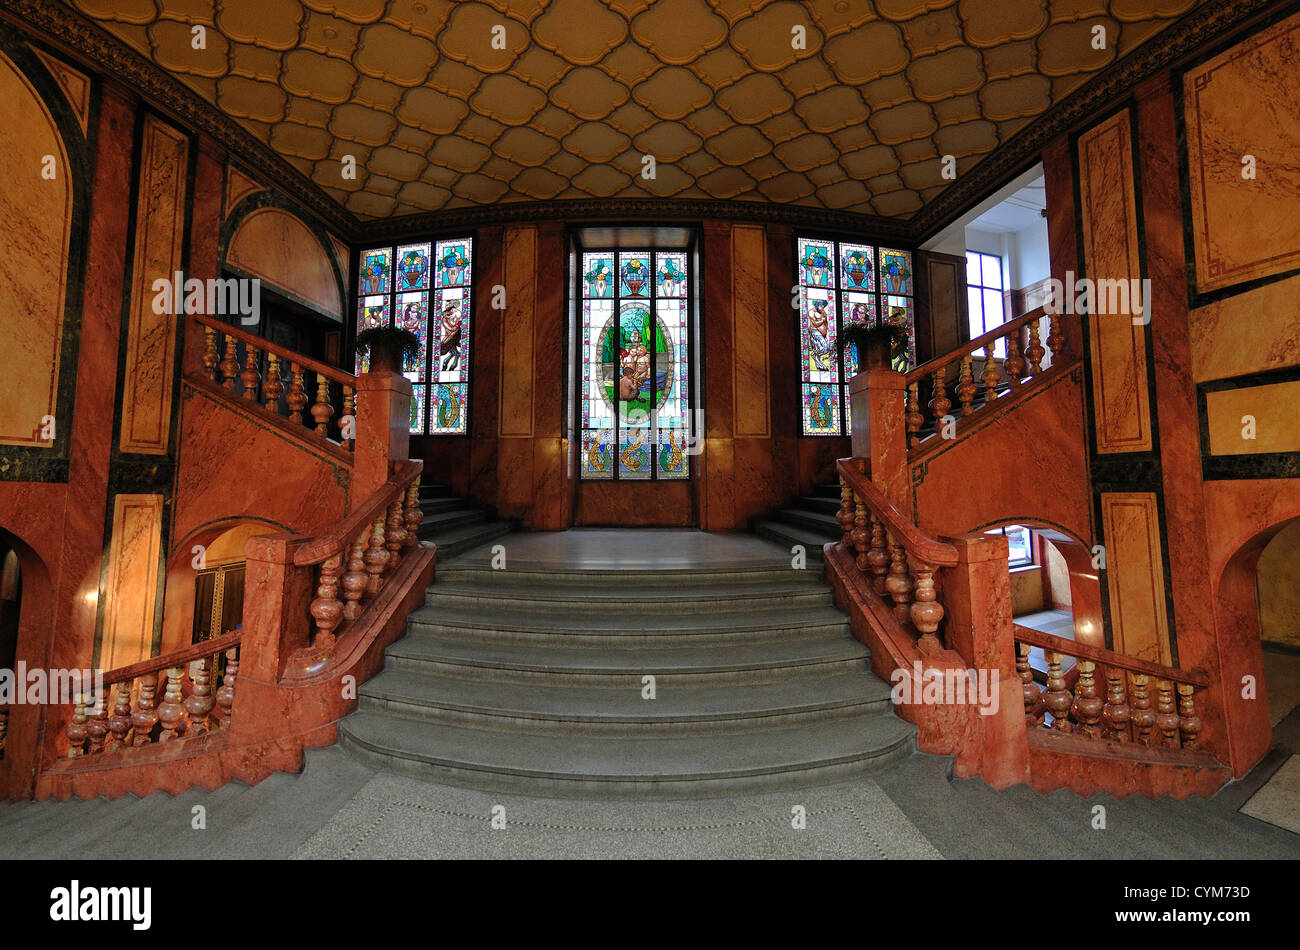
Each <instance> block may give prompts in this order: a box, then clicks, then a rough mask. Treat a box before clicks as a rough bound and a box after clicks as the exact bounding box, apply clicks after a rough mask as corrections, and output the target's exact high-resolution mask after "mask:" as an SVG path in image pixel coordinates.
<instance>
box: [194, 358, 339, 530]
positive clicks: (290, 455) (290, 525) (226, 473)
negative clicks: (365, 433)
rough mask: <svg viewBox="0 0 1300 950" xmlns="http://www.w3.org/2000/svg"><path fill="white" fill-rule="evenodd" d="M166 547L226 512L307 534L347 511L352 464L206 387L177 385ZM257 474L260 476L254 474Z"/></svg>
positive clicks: (225, 517) (226, 517)
mask: <svg viewBox="0 0 1300 950" xmlns="http://www.w3.org/2000/svg"><path fill="white" fill-rule="evenodd" d="M181 398H182V405H181V425H180V444H181V451H180V453H179V458H178V459H177V470H176V491H175V495H174V502H173V505H174V508H173V510H174V515H173V521H172V535H171V536H172V538H173V542H172V550H177V549H179V548H183V547H187V546H188V544H189V541H190V538H191V536H192V534H193V533H194V532H196V531H198V530H200V529H202V528H203V527H205V526H208V525H212V524H214V523H217V522H224V521H228V520H230V519H240V518H259V519H263V520H266V521H269V522H272V523H274V524H277V525H283V526H285V527H286V528H287V529H288V530H290V531H295V532H298V533H300V534H312V533H314V532H315V531H316V530H318V529H320V528H322V527H325V526H326V525H328V524H330V523H331V522H333V521H335V520H337V519H339V518H341V517H343V516H344V515H345V514H347V512H348V509H349V506H350V505H351V504H353V503H355V502H356V501H358V500H359V499H356V498H350V497H349V483H350V480H351V472H350V468H351V466H350V464H349V462H348V461H347V460H346V459H345V458H343V453H341V452H336V451H332V450H329V449H325V448H320V447H316V446H313V445H311V444H310V442H309V441H308V439H307V438H305V437H303V438H299V437H296V436H294V435H292V434H290V433H288V432H286V431H285V430H284V429H283V428H281V427H279V426H276V425H274V424H273V422H272V421H270V420H265V419H260V418H258V416H257V415H256V414H255V413H254V412H253V411H252V410H245V409H242V407H239V406H237V405H234V404H233V402H232V401H231V400H228V399H224V398H223V397H222V396H218V395H216V394H214V393H210V392H208V391H207V390H205V389H201V388H197V387H195V386H192V385H191V384H190V383H188V382H186V383H184V384H182V388H181ZM259 473H260V475H259Z"/></svg>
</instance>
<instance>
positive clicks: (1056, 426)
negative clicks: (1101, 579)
mask: <svg viewBox="0 0 1300 950" xmlns="http://www.w3.org/2000/svg"><path fill="white" fill-rule="evenodd" d="M1082 376H1083V374H1082V370H1081V369H1076V370H1074V371H1073V372H1070V373H1066V374H1065V375H1063V376H1061V377H1059V378H1058V379H1057V380H1055V381H1054V382H1052V383H1051V384H1050V385H1048V386H1047V387H1045V388H1044V389H1042V390H1039V391H1037V392H1035V393H1030V394H1027V395H1028V396H1029V398H1027V399H1026V398H1024V395H1023V394H1022V395H1017V396H1014V397H1007V403H1008V405H1007V407H1006V410H1004V411H1002V412H1001V413H997V414H995V416H996V417H995V418H994V419H992V420H991V421H989V422H988V423H986V424H984V425H983V426H981V427H979V428H973V429H971V431H970V432H969V433H967V434H961V435H959V437H958V438H957V439H954V440H939V439H932V440H930V442H929V443H928V445H929V446H932V447H927V444H926V443H923V444H922V446H921V447H920V448H919V449H914V450H913V452H912V457H911V461H910V465H911V469H912V484H913V486H914V488H913V494H914V498H915V506H916V507H915V511H916V519H917V524H918V525H919V526H920V527H921V528H922V529H923V530H924V531H926V532H927V533H929V534H931V535H946V536H956V535H960V534H966V533H968V532H971V531H976V530H979V529H981V528H983V527H984V526H986V525H998V524H1021V523H1025V522H1035V523H1038V524H1040V525H1043V526H1048V527H1056V528H1057V529H1058V530H1061V531H1063V532H1064V533H1066V534H1069V535H1071V536H1073V537H1077V538H1079V539H1080V540H1082V541H1084V542H1086V543H1087V544H1088V545H1089V546H1091V544H1092V543H1093V542H1092V540H1091V539H1092V538H1093V535H1094V532H1093V527H1092V501H1091V490H1090V487H1089V481H1088V460H1087V447H1086V444H1085V440H1084V435H1083V433H1084V428H1083V426H1084V421H1083V382H1082Z"/></svg>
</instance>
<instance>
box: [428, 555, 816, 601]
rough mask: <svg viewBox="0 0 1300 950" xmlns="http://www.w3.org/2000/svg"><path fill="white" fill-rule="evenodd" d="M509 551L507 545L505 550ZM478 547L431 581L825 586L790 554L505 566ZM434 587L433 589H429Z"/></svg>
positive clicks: (576, 590) (746, 588)
mask: <svg viewBox="0 0 1300 950" xmlns="http://www.w3.org/2000/svg"><path fill="white" fill-rule="evenodd" d="M507 554H509V549H507ZM478 557H479V553H478V552H472V553H470V554H468V555H466V557H464V558H461V559H460V560H458V561H457V562H456V563H455V564H452V565H448V566H447V567H446V568H445V569H444V570H440V571H439V572H438V575H437V577H436V578H435V581H434V584H435V585H442V584H458V585H462V584H473V585H478V586H482V587H488V586H490V587H491V589H492V590H494V591H497V590H501V591H508V590H511V589H512V588H513V587H515V586H520V587H531V588H546V589H548V590H556V591H562V592H564V596H566V597H567V596H571V595H573V594H577V595H580V596H585V595H587V594H588V593H591V594H593V595H596V594H604V593H608V592H613V593H614V594H616V595H620V596H622V597H623V598H624V599H626V598H627V596H628V594H627V591H628V590H641V589H646V590H653V591H654V596H655V599H656V600H658V599H659V598H661V597H671V596H672V595H673V593H674V592H675V591H678V590H707V591H709V592H710V593H711V594H713V595H717V596H727V595H729V594H731V593H733V592H735V593H738V594H740V595H742V596H748V595H749V594H750V593H751V592H753V591H757V590H765V589H771V588H773V587H791V588H793V587H800V588H805V589H810V590H817V591H827V590H829V588H828V587H827V586H826V584H825V583H824V581H823V580H822V577H821V571H820V570H817V569H804V570H798V569H795V568H792V567H791V566H790V564H789V559H788V558H783V559H782V558H781V555H780V552H778V553H777V557H778V559H781V563H780V565H779V566H772V567H765V568H762V569H748V570H745V569H740V568H728V567H717V568H700V569H696V568H681V569H679V570H665V569H663V568H650V567H647V568H644V569H635V568H628V569H618V568H611V569H599V568H578V569H575V568H570V567H549V566H547V565H544V564H536V563H531V564H530V563H524V562H522V561H516V560H515V559H513V558H508V561H507V563H508V566H509V570H499V571H496V570H492V569H491V568H489V567H487V566H486V565H482V564H479V563H478ZM430 589H432V588H430Z"/></svg>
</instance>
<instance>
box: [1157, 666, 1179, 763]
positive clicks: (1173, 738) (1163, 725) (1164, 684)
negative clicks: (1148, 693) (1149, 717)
mask: <svg viewBox="0 0 1300 950" xmlns="http://www.w3.org/2000/svg"><path fill="white" fill-rule="evenodd" d="M1156 728H1157V729H1159V730H1160V736H1161V742H1160V744H1161V745H1163V746H1168V747H1169V748H1171V749H1177V748H1178V713H1177V712H1175V711H1174V684H1173V683H1171V682H1169V680H1156Z"/></svg>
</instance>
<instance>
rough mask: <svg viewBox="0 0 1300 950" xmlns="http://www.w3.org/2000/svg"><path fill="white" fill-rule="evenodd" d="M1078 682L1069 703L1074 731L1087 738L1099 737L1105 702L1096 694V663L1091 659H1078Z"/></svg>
mask: <svg viewBox="0 0 1300 950" xmlns="http://www.w3.org/2000/svg"><path fill="white" fill-rule="evenodd" d="M1078 663H1079V682H1078V683H1077V684H1076V685H1075V692H1074V702H1073V703H1071V704H1070V715H1071V716H1073V717H1074V722H1075V731H1076V732H1081V733H1083V734H1084V735H1085V736H1087V737H1088V738H1089V739H1100V738H1101V727H1100V726H1098V725H1097V723H1098V722H1099V721H1100V720H1101V711H1102V707H1103V706H1104V705H1105V703H1104V702H1103V701H1102V698H1101V696H1099V695H1098V694H1097V679H1096V675H1095V673H1094V671H1095V670H1096V669H1097V664H1096V663H1094V662H1093V661H1092V660H1079V661H1078Z"/></svg>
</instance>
